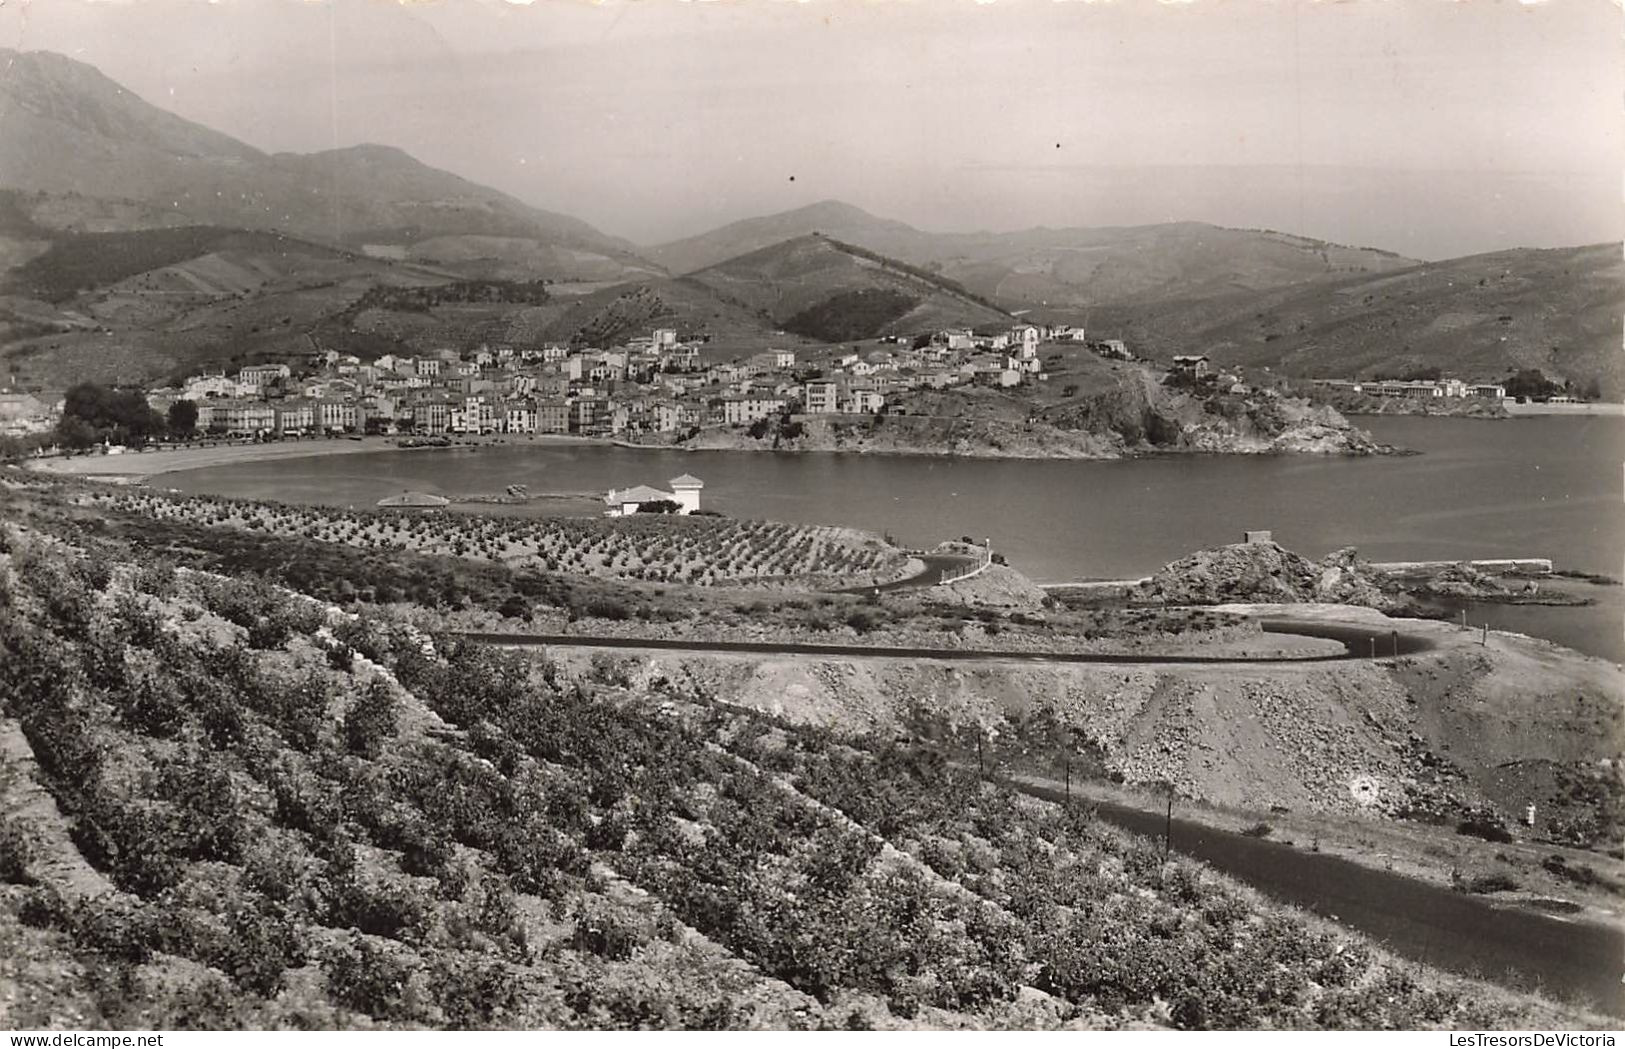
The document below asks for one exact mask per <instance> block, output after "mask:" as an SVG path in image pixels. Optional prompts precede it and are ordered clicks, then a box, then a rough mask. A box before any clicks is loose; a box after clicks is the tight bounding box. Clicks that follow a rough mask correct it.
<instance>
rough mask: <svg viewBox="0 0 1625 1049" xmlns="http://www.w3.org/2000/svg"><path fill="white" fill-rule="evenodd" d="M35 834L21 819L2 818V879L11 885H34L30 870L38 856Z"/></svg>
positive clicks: (0, 865)
mask: <svg viewBox="0 0 1625 1049" xmlns="http://www.w3.org/2000/svg"><path fill="white" fill-rule="evenodd" d="M36 852H37V850H36V847H35V844H34V836H33V834H32V833H31V832H30V829H29V828H28V827H27V826H26V825H25V824H24V823H23V822H22V821H21V820H19V819H17V818H16V817H12V816H7V817H3V818H0V881H5V882H7V883H9V884H11V885H32V884H34V877H33V875H31V874H30V873H29V871H28V868H29V865H30V864H32V863H33V862H34V859H35V856H36Z"/></svg>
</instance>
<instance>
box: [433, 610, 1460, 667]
mask: <svg viewBox="0 0 1625 1049" xmlns="http://www.w3.org/2000/svg"><path fill="white" fill-rule="evenodd" d="M1260 626H1262V627H1263V629H1264V630H1265V631H1267V632H1269V633H1273V634H1295V635H1298V636H1301V637H1318V638H1325V639H1328V640H1332V641H1339V642H1342V644H1343V651H1342V652H1341V653H1339V654H1336V655H1326V656H1185V655H1167V656H1159V655H1140V654H1128V653H1096V652H1025V651H1020V650H1016V649H975V648H899V647H895V646H885V645H823V644H813V643H806V642H783V641H697V640H690V639H687V638H651V637H591V636H582V635H578V634H498V633H480V632H473V631H471V632H465V633H463V634H462V635H461V636H463V637H466V638H468V639H469V640H471V641H479V642H483V643H486V644H492V645H505V646H512V647H519V648H535V647H539V646H543V647H545V646H547V645H557V646H559V647H561V648H625V649H656V650H660V651H671V652H738V653H754V654H757V655H808V656H847V657H880V658H890V659H946V660H954V661H960V662H1000V663H1008V662H1021V663H1106V664H1118V665H1130V666H1147V665H1151V666H1162V665H1167V666H1185V665H1191V666H1214V665H1237V664H1241V665H1246V664H1256V665H1261V666H1267V665H1281V664H1291V663H1330V662H1337V661H1340V660H1346V659H1370V658H1373V657H1375V658H1379V659H1380V658H1384V657H1388V656H1396V655H1409V654H1411V653H1414V652H1426V651H1428V650H1430V649H1432V648H1433V647H1434V643H1433V642H1432V641H1431V640H1429V639H1428V638H1424V637H1418V636H1414V635H1410V634H1402V633H1399V632H1397V631H1389V632H1386V633H1385V632H1382V631H1373V630H1372V629H1370V628H1369V627H1366V626H1361V625H1358V624H1351V623H1324V622H1297V621H1294V620H1287V619H1265V620H1262V621H1261V622H1260Z"/></svg>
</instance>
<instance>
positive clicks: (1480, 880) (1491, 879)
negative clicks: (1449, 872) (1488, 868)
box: [1456, 873, 1518, 895]
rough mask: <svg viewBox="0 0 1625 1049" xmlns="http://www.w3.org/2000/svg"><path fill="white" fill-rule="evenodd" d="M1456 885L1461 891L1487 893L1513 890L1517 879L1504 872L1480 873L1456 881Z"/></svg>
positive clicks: (1515, 888) (1516, 886)
mask: <svg viewBox="0 0 1625 1049" xmlns="http://www.w3.org/2000/svg"><path fill="white" fill-rule="evenodd" d="M1456 887H1457V888H1458V889H1460V890H1461V891H1463V892H1472V893H1478V894H1480V895H1487V894H1489V893H1492V892H1514V891H1516V890H1517V889H1518V880H1517V879H1516V878H1513V877H1510V876H1508V875H1505V874H1500V873H1496V874H1480V875H1479V876H1477V877H1476V878H1473V879H1471V880H1468V881H1460V882H1457V884H1456Z"/></svg>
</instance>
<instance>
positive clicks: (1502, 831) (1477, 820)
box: [1456, 812, 1512, 844]
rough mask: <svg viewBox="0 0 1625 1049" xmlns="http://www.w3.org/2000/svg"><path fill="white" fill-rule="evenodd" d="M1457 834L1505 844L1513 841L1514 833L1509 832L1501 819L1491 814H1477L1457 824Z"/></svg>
mask: <svg viewBox="0 0 1625 1049" xmlns="http://www.w3.org/2000/svg"><path fill="white" fill-rule="evenodd" d="M1456 833H1457V834H1465V835H1471V836H1472V837H1475V838H1483V839H1484V840H1485V841H1493V842H1498V843H1501V844H1505V843H1507V842H1510V841H1511V840H1512V832H1511V831H1509V830H1507V827H1506V824H1505V823H1503V822H1502V821H1501V819H1500V817H1498V816H1496V815H1495V814H1494V813H1490V812H1475V813H1473V814H1471V815H1469V816H1468V817H1467V818H1466V819H1464V820H1462V821H1461V822H1460V823H1458V824H1456Z"/></svg>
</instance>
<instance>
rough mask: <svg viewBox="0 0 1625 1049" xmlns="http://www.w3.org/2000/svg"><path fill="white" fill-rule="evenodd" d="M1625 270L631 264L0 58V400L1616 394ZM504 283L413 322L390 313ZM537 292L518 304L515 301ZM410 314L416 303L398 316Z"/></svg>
mask: <svg viewBox="0 0 1625 1049" xmlns="http://www.w3.org/2000/svg"><path fill="white" fill-rule="evenodd" d="M1621 278H1625V264H1622V263H1621V257H1620V250H1619V246H1618V245H1603V246H1592V247H1586V248H1575V249H1560V250H1557V251H1530V250H1521V249H1519V250H1510V251H1505V252H1497V253H1494V254H1493V255H1484V256H1476V257H1473V258H1470V259H1457V260H1448V261H1444V262H1420V261H1418V260H1414V259H1406V258H1403V257H1400V256H1398V255H1395V254H1392V253H1390V252H1385V251H1381V250H1378V249H1375V248H1363V247H1350V246H1345V245H1339V244H1330V243H1326V242H1323V241H1318V240H1313V239H1310V238H1306V237H1299V236H1293V235H1291V234H1287V233H1281V232H1276V231H1271V230H1237V229H1227V228H1223V227H1217V226H1212V225H1207V224H1203V223H1196V222H1179V223H1165V224H1159V225H1151V226H1135V227H1100V228H1070V229H1045V228H1039V229H1030V230H1024V231H1017V232H1007V233H989V232H984V233H936V232H927V231H922V230H919V229H916V228H914V227H912V226H909V225H907V224H906V223H903V222H898V221H895V220H892V219H887V218H882V217H878V216H875V215H872V214H870V213H868V212H866V211H863V210H862V209H860V208H857V207H853V206H851V205H849V204H845V203H841V202H839V201H824V202H821V203H818V204H814V205H811V206H808V207H803V208H798V209H795V210H792V211H786V212H782V213H779V214H775V215H769V216H762V217H757V218H750V219H745V220H742V221H739V222H734V223H730V224H728V225H726V226H723V227H721V228H719V229H715V230H711V231H709V232H706V233H703V234H700V235H698V236H694V237H689V238H685V239H682V240H678V241H674V242H671V243H667V244H660V245H653V246H648V247H643V248H640V247H638V246H636V245H633V244H631V243H630V242H628V241H625V240H622V239H620V238H617V237H614V236H611V235H609V234H606V233H604V232H602V231H600V230H598V229H595V228H594V227H593V226H591V225H589V224H588V223H586V222H583V221H581V220H580V219H577V218H574V217H571V216H569V215H565V214H560V213H557V212H552V211H546V210H542V209H540V208H536V207H533V206H531V205H529V204H526V203H525V202H523V201H520V200H518V199H516V198H514V197H512V196H510V195H508V194H505V193H502V192H500V191H498V190H495V189H491V188H488V187H485V186H481V185H479V184H477V183H474V182H471V181H469V180H467V179H464V178H462V177H460V176H458V175H455V174H452V173H450V172H446V171H441V170H439V169H436V168H433V167H430V166H428V165H425V164H423V163H421V162H419V161H418V160H416V159H414V158H413V157H411V156H410V155H408V154H406V153H404V152H402V151H401V150H398V149H395V148H393V147H389V146H380V145H358V146H353V147H349V148H345V149H335V150H327V151H322V152H317V153H309V154H294V153H266V152H263V151H261V150H259V149H256V148H254V147H253V146H251V145H249V144H247V143H244V142H242V141H239V140H237V139H235V138H232V137H230V136H228V135H225V134H222V133H220V132H218V131H214V130H212V129H209V128H206V127H203V126H201V125H198V124H195V123H192V122H190V121H187V120H185V119H183V118H181V117H179V116H176V115H175V114H173V113H169V112H167V111H165V110H163V109H161V108H159V107H157V106H154V105H151V104H150V103H148V102H146V101H144V100H142V99H141V98H139V97H138V96H136V95H135V94H134V93H133V92H131V91H129V90H128V89H126V88H124V87H122V86H121V85H119V84H117V83H116V82H114V81H112V80H110V79H109V78H107V77H106V76H104V75H103V74H101V73H100V72H99V71H98V70H96V69H95V68H93V67H91V66H88V65H86V64H84V63H81V62H77V61H74V60H72V59H69V58H66V57H63V56H61V55H56V54H51V53H48V52H17V51H8V50H4V49H0V356H3V357H4V358H5V360H4V365H3V366H0V380H3V379H4V377H5V368H6V367H9V368H10V370H11V371H12V372H13V373H15V374H16V375H17V376H18V377H19V379H20V380H21V381H23V382H25V383H30V384H34V385H40V386H44V387H48V388H49V387H60V386H61V385H63V384H65V383H66V382H69V381H72V380H73V379H75V378H81V377H96V378H104V379H123V380H129V381H134V380H137V379H142V380H146V379H151V378H153V377H155V376H159V375H162V374H167V373H169V372H172V371H173V372H178V371H183V370H186V369H189V368H195V367H198V366H201V365H203V364H218V365H221V366H226V365H229V364H231V363H233V362H236V361H240V360H245V359H252V358H256V357H263V356H274V355H276V354H277V353H279V352H286V351H288V350H289V349H296V348H297V349H303V348H308V347H309V346H310V345H312V344H313V343H314V344H319V345H323V346H338V347H343V348H346V349H349V350H354V351H356V352H362V353H371V352H384V351H385V350H387V349H406V350H413V349H418V348H423V347H427V346H443V345H448V344H450V345H459V344H466V343H468V342H469V340H476V342H477V341H488V340H493V339H496V340H502V339H508V340H526V339H561V340H562V339H572V340H576V341H580V342H587V343H595V342H601V341H606V340H613V339H618V338H623V337H625V336H626V335H628V334H632V333H634V332H638V331H642V330H646V329H647V328H648V327H649V326H652V325H655V324H659V325H660V326H677V327H679V328H682V329H683V330H685V331H688V332H692V333H695V334H704V335H708V336H711V338H712V341H713V343H714V344H715V345H718V346H720V347H723V348H729V347H738V348H739V349H752V348H759V347H761V346H762V345H764V344H766V343H768V342H773V343H776V344H784V345H789V344H801V343H820V342H822V343H827V342H846V341H852V340H857V339H863V338H870V337H874V336H879V335H886V334H898V333H909V332H914V331H920V330H927V329H931V328H938V327H945V326H990V325H1004V324H1008V323H1010V320H1011V317H1012V316H1022V317H1034V318H1041V319H1052V320H1057V321H1060V320H1065V321H1068V322H1071V323H1084V324H1086V325H1087V326H1088V328H1089V329H1090V330H1091V331H1092V332H1095V333H1098V334H1099V335H1101V336H1102V337H1110V336H1117V337H1123V338H1127V339H1128V340H1129V341H1130V342H1131V344H1133V345H1134V347H1135V348H1136V349H1137V350H1138V351H1139V352H1141V353H1143V354H1146V355H1150V356H1162V357H1165V356H1168V355H1171V354H1172V353H1190V352H1203V353H1208V354H1210V355H1211V356H1213V357H1214V358H1215V359H1217V360H1220V361H1223V362H1225V363H1233V364H1238V365H1247V366H1254V367H1265V366H1268V367H1271V368H1276V369H1279V370H1282V371H1285V372H1288V373H1292V374H1324V375H1349V374H1356V373H1360V374H1370V373H1372V372H1382V371H1395V370H1404V369H1407V368H1412V367H1419V366H1428V365H1433V366H1438V367H1442V368H1445V369H1446V370H1449V371H1456V372H1462V371H1468V372H1471V373H1472V374H1480V375H1492V374H1500V373H1502V372H1504V371H1506V370H1507V369H1509V368H1514V367H1540V368H1542V369H1543V370H1545V371H1546V372H1547V374H1549V375H1555V376H1557V377H1560V378H1571V379H1575V380H1576V381H1586V380H1592V379H1595V380H1598V381H1600V382H1601V384H1602V386H1603V388H1604V390H1605V391H1607V392H1609V393H1610V394H1612V395H1615V396H1618V395H1619V394H1621V393H1622V392H1625V372H1622V368H1621V361H1620V354H1619V352H1618V351H1619V347H1620V342H1619V339H1620V324H1621V317H1622V314H1625V310H1622V303H1621V300H1622V295H1621V288H1622V283H1621ZM470 281H475V282H489V283H490V287H491V288H495V289H497V290H496V291H495V292H493V291H490V290H489V289H488V290H487V291H486V292H482V293H481V294H478V295H467V294H455V295H449V296H438V297H437V301H436V303H435V304H434V305H433V306H432V307H427V308H425V307H423V306H422V304H421V303H417V304H414V305H413V306H412V307H411V308H401V307H399V306H398V304H395V303H397V299H398V297H396V298H392V297H391V296H388V295H385V296H381V297H380V296H379V295H376V294H374V295H372V296H371V297H368V293H369V292H371V291H373V290H374V289H379V288H385V289H387V288H401V289H410V288H425V287H435V286H440V285H463V284H466V283H467V282H470ZM535 281H545V282H547V285H546V287H547V291H546V293H545V294H544V293H538V292H537V291H535V290H534V289H530V290H525V291H523V293H522V294H517V295H514V296H512V297H511V300H512V301H505V300H506V299H508V298H510V297H509V296H507V295H505V294H504V293H502V292H501V288H503V287H504V286H507V285H508V283H509V282H535ZM399 301H405V300H399Z"/></svg>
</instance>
